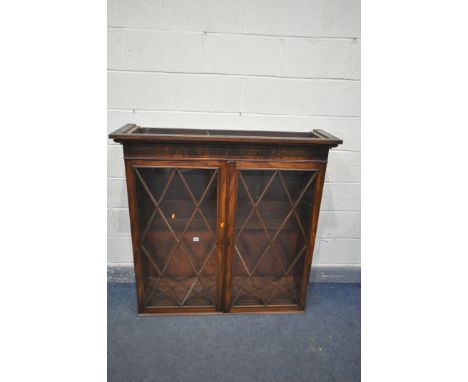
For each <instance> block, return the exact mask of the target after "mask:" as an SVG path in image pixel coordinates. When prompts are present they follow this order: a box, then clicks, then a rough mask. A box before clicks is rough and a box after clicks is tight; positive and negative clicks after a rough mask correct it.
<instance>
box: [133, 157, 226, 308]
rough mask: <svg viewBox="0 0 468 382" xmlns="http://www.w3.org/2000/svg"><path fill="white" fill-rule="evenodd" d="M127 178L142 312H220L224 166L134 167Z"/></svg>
mask: <svg viewBox="0 0 468 382" xmlns="http://www.w3.org/2000/svg"><path fill="white" fill-rule="evenodd" d="M127 178H128V184H129V195H133V198H130V214H131V218H132V219H131V220H132V236H133V250H134V257H135V269H136V278H137V293H138V302H139V312H140V313H158V312H160V313H187V312H190V311H194V312H195V311H196V312H205V313H207V312H216V311H217V310H221V307H222V281H223V277H222V268H221V267H222V259H223V254H222V252H223V250H224V248H223V246H222V245H220V243H222V242H223V239H224V229H223V227H224V223H223V221H224V203H223V202H221V199H223V198H222V197H221V193H222V192H223V190H224V189H225V171H224V167H223V165H222V164H221V163H220V162H215V161H197V162H194V161H181V162H174V161H171V162H164V161H131V162H128V163H127ZM221 223H223V224H221ZM220 226H221V229H220Z"/></svg>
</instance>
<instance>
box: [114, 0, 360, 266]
mask: <svg viewBox="0 0 468 382" xmlns="http://www.w3.org/2000/svg"><path fill="white" fill-rule="evenodd" d="M108 25H109V29H108V69H109V74H108V108H109V111H108V127H107V128H108V132H111V131H113V130H115V129H117V128H119V127H121V126H122V125H124V124H126V123H137V124H139V125H142V126H164V127H174V128H199V129H247V130H286V131H287V130H289V131H310V130H312V129H324V130H327V131H329V132H330V133H332V134H335V135H338V136H340V137H341V138H343V140H344V144H343V145H341V146H339V147H338V148H336V149H334V150H333V151H332V152H331V153H330V158H329V165H328V170H327V175H326V183H325V187H324V193H323V202H322V211H321V215H320V222H319V224H320V226H319V230H318V238H317V242H316V248H315V251H314V264H324V265H326V264H340V265H346V264H350V265H356V264H360V206H361V203H360V150H361V144H360V118H359V116H360V2H359V0H290V1H286V0H108ZM107 143H108V205H107V207H108V209H107V217H108V262H109V263H131V262H132V261H133V259H132V252H131V239H130V222H129V217H128V202H127V194H126V184H125V168H124V165H123V159H122V148H121V146H120V145H118V144H115V143H114V142H112V141H111V140H107Z"/></svg>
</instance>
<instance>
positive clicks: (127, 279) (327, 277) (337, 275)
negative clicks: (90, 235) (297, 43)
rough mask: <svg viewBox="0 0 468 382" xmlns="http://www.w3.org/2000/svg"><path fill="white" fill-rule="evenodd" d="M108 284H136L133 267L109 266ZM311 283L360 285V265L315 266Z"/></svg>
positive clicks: (311, 275)
mask: <svg viewBox="0 0 468 382" xmlns="http://www.w3.org/2000/svg"><path fill="white" fill-rule="evenodd" d="M107 282H111V283H134V282H135V276H134V273H133V265H108V266H107ZM310 282H315V283H317V282H318V283H360V282H361V266H360V265H346V266H344V265H315V266H313V267H312V271H311V274H310Z"/></svg>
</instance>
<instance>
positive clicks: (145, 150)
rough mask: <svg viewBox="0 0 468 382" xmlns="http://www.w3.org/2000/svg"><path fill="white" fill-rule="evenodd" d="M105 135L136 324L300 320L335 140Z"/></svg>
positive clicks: (282, 135)
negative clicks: (128, 244)
mask: <svg viewBox="0 0 468 382" xmlns="http://www.w3.org/2000/svg"><path fill="white" fill-rule="evenodd" d="M110 138H113V139H114V140H115V141H117V142H120V143H122V144H123V146H124V160H125V168H126V180H127V191H128V202H129V203H128V204H129V214H130V221H131V234H132V248H133V257H134V267H135V280H136V291H137V301H138V313H139V315H142V316H155V315H181V314H222V313H230V314H239V313H246V314H250V313H252V314H273V313H278V314H285V313H301V312H303V311H304V309H305V301H306V296H307V287H308V282H309V275H310V267H311V264H312V255H313V250H314V244H315V239H316V234H317V224H318V218H319V212H320V202H321V198H322V192H323V184H324V179H325V171H326V164H327V159H328V152H329V150H330V148H332V147H335V146H336V145H338V144H341V143H342V141H341V139H339V138H337V137H335V136H333V135H331V134H329V133H327V132H325V131H323V130H313V131H311V132H306V133H294V132H265V131H244V132H239V131H225V130H187V129H183V130H181V129H156V128H142V127H139V126H137V125H134V124H128V125H125V126H123V127H122V128H120V129H118V130H116V131H115V132H114V133H112V134H110Z"/></svg>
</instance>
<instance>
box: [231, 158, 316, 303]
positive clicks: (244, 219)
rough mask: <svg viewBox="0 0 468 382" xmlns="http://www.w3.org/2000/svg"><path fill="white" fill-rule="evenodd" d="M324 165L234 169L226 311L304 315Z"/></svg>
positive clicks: (237, 165)
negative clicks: (300, 312) (292, 312)
mask: <svg viewBox="0 0 468 382" xmlns="http://www.w3.org/2000/svg"><path fill="white" fill-rule="evenodd" d="M322 169H323V167H322V164H316V163H312V164H310V163H309V164H285V163H265V164H261V163H258V162H256V163H255V162H237V163H235V164H234V163H233V164H231V166H230V178H231V179H232V183H231V185H230V190H229V193H230V196H229V199H230V202H231V203H232V204H233V205H235V213H234V214H233V216H231V218H230V228H231V230H230V236H231V242H230V245H229V247H228V260H227V261H228V266H227V272H228V274H227V288H228V290H227V291H226V296H225V305H226V306H225V309H226V310H227V311H230V312H248V311H294V310H301V309H303V305H304V304H303V301H304V299H305V293H306V289H307V282H308V272H309V269H310V262H311V257H312V250H313V241H314V240H313V239H314V238H315V228H316V223H317V218H318V210H319V206H320V198H321V187H322V184H323V175H322V174H323V173H324V171H321V170H322Z"/></svg>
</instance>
